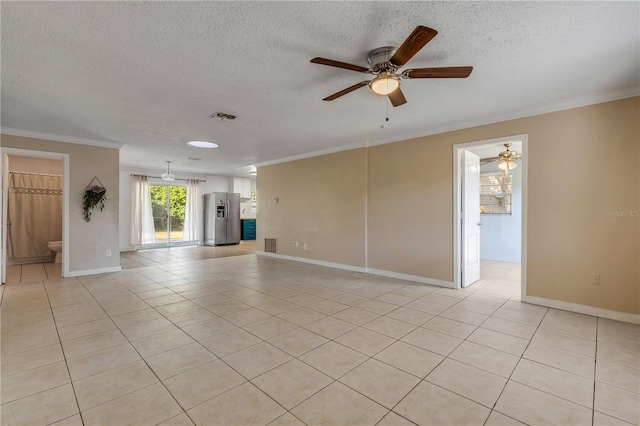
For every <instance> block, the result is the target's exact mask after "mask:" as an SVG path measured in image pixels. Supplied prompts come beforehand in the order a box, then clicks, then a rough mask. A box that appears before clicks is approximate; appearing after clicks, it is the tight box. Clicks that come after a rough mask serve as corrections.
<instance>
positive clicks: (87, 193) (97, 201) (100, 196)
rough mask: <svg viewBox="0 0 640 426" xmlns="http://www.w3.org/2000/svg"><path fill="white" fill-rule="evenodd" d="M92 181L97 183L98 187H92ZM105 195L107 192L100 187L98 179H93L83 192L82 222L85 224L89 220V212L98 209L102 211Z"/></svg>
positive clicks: (100, 183)
mask: <svg viewBox="0 0 640 426" xmlns="http://www.w3.org/2000/svg"><path fill="white" fill-rule="evenodd" d="M94 181H98V183H99V185H93V182H94ZM106 194H107V190H106V188H105V187H104V186H102V182H100V179H98V178H97V177H94V178H93V180H91V182H89V186H87V188H86V189H85V190H84V205H83V208H84V209H83V210H84V220H86V221H87V222H89V221H90V220H91V210H93V209H95V208H99V209H100V211H102V209H104V202H105V201H106V200H107V197H106Z"/></svg>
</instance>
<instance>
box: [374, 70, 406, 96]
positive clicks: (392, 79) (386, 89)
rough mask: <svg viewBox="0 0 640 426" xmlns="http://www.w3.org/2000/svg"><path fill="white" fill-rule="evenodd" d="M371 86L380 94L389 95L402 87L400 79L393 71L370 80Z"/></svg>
mask: <svg viewBox="0 0 640 426" xmlns="http://www.w3.org/2000/svg"><path fill="white" fill-rule="evenodd" d="M369 87H370V88H371V90H373V91H374V92H375V93H377V94H378V95H382V96H387V95H388V94H389V93H393V92H394V91H395V90H396V89H397V88H398V87H400V79H399V78H398V77H396V76H394V75H392V74H391V73H385V74H380V75H379V76H377V77H376V78H374V79H373V80H371V82H369Z"/></svg>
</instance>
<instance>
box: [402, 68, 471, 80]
mask: <svg viewBox="0 0 640 426" xmlns="http://www.w3.org/2000/svg"><path fill="white" fill-rule="evenodd" d="M471 71H473V67H441V68H416V69H412V70H406V71H404V72H403V73H402V76H403V77H405V78H467V77H469V74H471Z"/></svg>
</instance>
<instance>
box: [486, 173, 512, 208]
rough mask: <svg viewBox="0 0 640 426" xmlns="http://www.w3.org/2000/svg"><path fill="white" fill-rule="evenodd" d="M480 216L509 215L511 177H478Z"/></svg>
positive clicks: (499, 174)
mask: <svg viewBox="0 0 640 426" xmlns="http://www.w3.org/2000/svg"><path fill="white" fill-rule="evenodd" d="M480 214H511V175H506V176H505V174H504V173H503V172H495V173H483V174H481V175H480Z"/></svg>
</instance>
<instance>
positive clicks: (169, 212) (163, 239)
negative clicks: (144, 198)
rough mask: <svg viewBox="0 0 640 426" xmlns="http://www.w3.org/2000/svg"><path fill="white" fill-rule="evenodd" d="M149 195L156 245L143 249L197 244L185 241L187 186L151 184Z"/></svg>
mask: <svg viewBox="0 0 640 426" xmlns="http://www.w3.org/2000/svg"><path fill="white" fill-rule="evenodd" d="M149 193H150V194H151V210H152V212H153V224H154V227H155V236H156V243H155V244H147V245H145V246H143V247H142V248H160V247H175V246H184V245H193V244H194V243H197V242H194V241H185V240H184V220H185V211H186V206H187V186H186V185H180V184H173V185H167V184H150V185H149Z"/></svg>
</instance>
